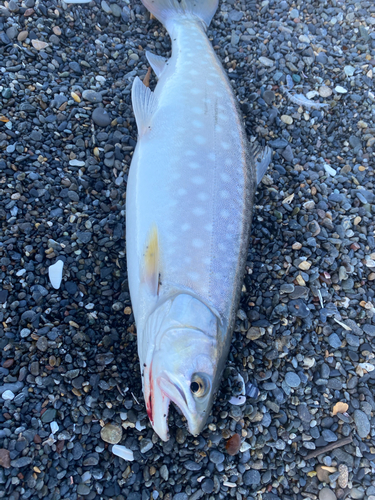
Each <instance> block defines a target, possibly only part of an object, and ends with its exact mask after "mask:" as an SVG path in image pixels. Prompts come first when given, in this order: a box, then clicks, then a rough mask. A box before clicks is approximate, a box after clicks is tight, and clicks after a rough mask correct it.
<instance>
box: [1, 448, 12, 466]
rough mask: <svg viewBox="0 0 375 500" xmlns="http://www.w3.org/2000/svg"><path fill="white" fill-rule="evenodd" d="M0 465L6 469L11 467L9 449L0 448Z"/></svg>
mask: <svg viewBox="0 0 375 500" xmlns="http://www.w3.org/2000/svg"><path fill="white" fill-rule="evenodd" d="M0 465H1V467H4V469H9V467H10V453H9V450H6V449H4V448H0Z"/></svg>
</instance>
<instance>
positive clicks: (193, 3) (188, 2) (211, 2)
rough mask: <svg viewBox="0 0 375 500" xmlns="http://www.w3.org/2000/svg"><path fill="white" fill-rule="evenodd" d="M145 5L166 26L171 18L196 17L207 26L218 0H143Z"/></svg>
mask: <svg viewBox="0 0 375 500" xmlns="http://www.w3.org/2000/svg"><path fill="white" fill-rule="evenodd" d="M142 3H143V5H144V6H145V7H146V8H147V9H148V10H149V11H150V12H151V13H152V14H153V15H154V16H155V17H156V18H157V19H159V21H160V22H161V23H163V24H164V26H166V23H167V22H168V20H170V19H176V18H178V17H196V18H199V19H200V20H201V21H203V23H204V25H205V27H206V28H207V27H208V26H209V24H210V22H211V20H212V18H213V17H214V14H215V12H216V9H217V6H218V3H219V2H218V0H180V1H179V0H142Z"/></svg>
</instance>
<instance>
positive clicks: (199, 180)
mask: <svg viewBox="0 0 375 500" xmlns="http://www.w3.org/2000/svg"><path fill="white" fill-rule="evenodd" d="M191 180H192V182H194V184H198V186H200V185H201V184H204V178H203V177H201V176H200V175H195V176H194V177H193V178H192V179H191Z"/></svg>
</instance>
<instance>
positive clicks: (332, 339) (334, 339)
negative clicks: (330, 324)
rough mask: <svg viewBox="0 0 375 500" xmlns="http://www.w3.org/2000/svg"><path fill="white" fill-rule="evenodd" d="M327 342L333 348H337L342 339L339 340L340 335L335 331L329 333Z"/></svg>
mask: <svg viewBox="0 0 375 500" xmlns="http://www.w3.org/2000/svg"><path fill="white" fill-rule="evenodd" d="M328 343H329V345H330V346H331V347H333V348H334V349H338V348H339V347H341V344H342V341H341V340H340V337H339V336H338V335H337V333H331V335H330V336H329V337H328Z"/></svg>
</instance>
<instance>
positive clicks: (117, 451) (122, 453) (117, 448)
mask: <svg viewBox="0 0 375 500" xmlns="http://www.w3.org/2000/svg"><path fill="white" fill-rule="evenodd" d="M112 453H113V454H114V455H116V456H118V457H120V458H123V459H124V460H128V462H133V460H134V453H133V452H132V450H129V448H125V446H121V445H119V444H115V445H114V446H112Z"/></svg>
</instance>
